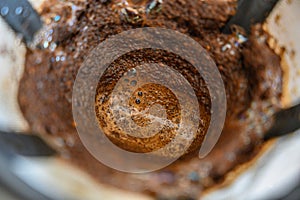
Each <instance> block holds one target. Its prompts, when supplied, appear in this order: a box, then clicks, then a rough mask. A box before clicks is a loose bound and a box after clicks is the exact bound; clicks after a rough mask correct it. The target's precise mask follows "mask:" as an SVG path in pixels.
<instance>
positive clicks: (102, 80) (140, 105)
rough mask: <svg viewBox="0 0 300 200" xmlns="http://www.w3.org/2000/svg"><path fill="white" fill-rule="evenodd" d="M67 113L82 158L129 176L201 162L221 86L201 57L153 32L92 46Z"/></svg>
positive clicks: (179, 37)
mask: <svg viewBox="0 0 300 200" xmlns="http://www.w3.org/2000/svg"><path fill="white" fill-rule="evenodd" d="M72 105H73V117H74V120H75V123H76V128H77V131H78V134H79V136H80V139H81V141H82V143H83V144H84V146H85V147H86V148H87V149H88V151H89V152H90V153H91V154H92V155H93V156H94V157H95V158H96V159H97V160H98V161H100V162H101V163H103V164H105V165H107V166H108V167H111V168H113V169H116V170H119V171H124V172H130V173H143V172H151V171H155V170H159V169H161V168H163V167H166V166H167V165H170V164H171V163H173V162H174V161H176V160H177V159H178V158H180V157H181V156H183V155H185V154H188V153H194V152H195V151H196V150H197V151H199V159H201V158H203V157H205V156H206V155H207V154H208V153H209V152H210V151H211V150H212V148H213V147H214V146H215V144H216V142H217V140H218V138H219V137H220V134H221V131H222V128H223V125H224V121H225V116H226V95H225V88H224V84H223V81H222V79H221V75H220V73H219V71H218V68H217V67H216V65H215V63H214V62H213V60H212V59H211V58H210V57H209V55H208V53H207V52H206V51H205V50H204V49H203V48H202V47H201V45H199V44H198V43H197V42H196V41H194V40H193V39H191V38H189V37H188V36H186V35H184V34H181V33H179V32H176V31H173V30H168V29H161V28H140V29H133V30H129V31H125V32H122V33H120V34H118V35H115V36H112V37H110V38H108V39H106V40H105V41H104V42H102V43H100V44H99V45H98V46H97V47H96V48H95V49H94V50H93V51H92V52H91V53H90V54H89V55H88V56H87V58H86V60H85V62H84V63H83V64H82V66H81V68H80V70H79V72H78V74H77V77H76V81H75V84H74V88H73V104H72Z"/></svg>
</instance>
